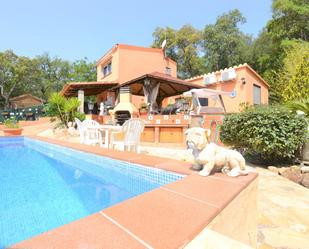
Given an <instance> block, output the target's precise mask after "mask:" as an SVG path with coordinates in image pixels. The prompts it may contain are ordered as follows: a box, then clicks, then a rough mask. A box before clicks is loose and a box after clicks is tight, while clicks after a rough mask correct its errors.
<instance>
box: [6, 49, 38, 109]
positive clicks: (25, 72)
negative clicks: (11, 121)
mask: <svg viewBox="0 0 309 249" xmlns="http://www.w3.org/2000/svg"><path fill="white" fill-rule="evenodd" d="M32 76H33V74H32V63H31V60H30V59H28V58H27V57H23V56H22V57H18V56H17V55H16V54H14V52H13V51H11V50H7V51H5V52H3V53H0V88H1V94H0V95H1V97H2V98H3V99H4V101H3V102H4V107H5V108H8V107H9V99H10V98H11V97H12V96H14V93H16V92H17V91H19V92H21V93H22V92H24V89H25V88H26V86H27V85H30V84H31V83H32V79H33V78H32Z"/></svg>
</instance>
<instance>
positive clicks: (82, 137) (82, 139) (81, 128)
mask: <svg viewBox="0 0 309 249" xmlns="http://www.w3.org/2000/svg"><path fill="white" fill-rule="evenodd" d="M74 120H75V123H76V125H77V129H78V131H79V141H80V143H81V144H83V143H84V142H85V129H84V126H83V123H82V121H80V120H79V119H78V118H75V119H74Z"/></svg>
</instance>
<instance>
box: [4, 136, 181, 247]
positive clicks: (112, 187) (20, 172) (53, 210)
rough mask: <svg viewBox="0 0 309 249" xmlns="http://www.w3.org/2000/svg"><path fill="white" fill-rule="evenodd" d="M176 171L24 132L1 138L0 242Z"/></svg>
mask: <svg viewBox="0 0 309 249" xmlns="http://www.w3.org/2000/svg"><path fill="white" fill-rule="evenodd" d="M181 177H182V176H181V175H178V174H174V173H170V172H167V171H163V170H159V169H152V168H148V167H143V166H139V165H134V164H129V163H125V162H121V161H117V160H113V159H109V158H105V157H101V156H96V155H92V154H89V153H84V152H81V151H76V150H73V149H69V148H65V147H61V146H57V145H52V144H48V143H45V142H41V141H37V140H32V139H28V138H22V137H19V138H0V248H4V247H7V246H9V245H11V244H14V243H17V242H19V241H22V240H25V239H27V238H30V237H32V236H35V235H38V234H40V233H42V232H45V231H48V230H50V229H53V228H56V227H59V226H62V225H64V224H67V223H69V222H72V221H74V220H77V219H80V218H82V217H85V216H87V215H90V214H92V213H95V212H98V211H100V210H102V209H104V208H106V207H110V206H112V205H114V204H116V203H119V202H121V201H124V200H126V199H129V198H131V197H133V196H136V195H139V194H142V193H144V192H147V191H150V190H152V189H155V188H157V187H159V186H161V185H164V184H167V183H169V182H172V181H175V180H177V179H180V178H181Z"/></svg>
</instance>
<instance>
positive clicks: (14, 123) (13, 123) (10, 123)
mask: <svg viewBox="0 0 309 249" xmlns="http://www.w3.org/2000/svg"><path fill="white" fill-rule="evenodd" d="M3 124H4V126H5V127H6V128H9V129H16V128H19V124H18V120H17V119H16V118H10V119H6V120H4V122H3Z"/></svg>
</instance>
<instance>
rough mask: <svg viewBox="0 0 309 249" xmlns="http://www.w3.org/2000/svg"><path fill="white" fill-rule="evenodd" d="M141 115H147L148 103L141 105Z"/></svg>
mask: <svg viewBox="0 0 309 249" xmlns="http://www.w3.org/2000/svg"><path fill="white" fill-rule="evenodd" d="M139 113H140V115H147V113H148V111H147V104H146V103H141V105H140V108H139Z"/></svg>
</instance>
